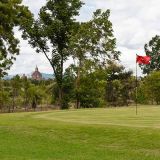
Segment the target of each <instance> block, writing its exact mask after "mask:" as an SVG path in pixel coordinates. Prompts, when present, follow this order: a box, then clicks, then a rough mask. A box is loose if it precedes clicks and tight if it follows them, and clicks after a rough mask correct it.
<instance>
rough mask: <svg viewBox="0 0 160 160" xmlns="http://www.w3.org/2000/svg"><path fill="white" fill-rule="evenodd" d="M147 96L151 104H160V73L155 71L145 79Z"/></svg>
mask: <svg viewBox="0 0 160 160" xmlns="http://www.w3.org/2000/svg"><path fill="white" fill-rule="evenodd" d="M143 83H144V85H145V90H144V92H145V94H146V96H147V98H148V100H150V101H151V102H156V104H160V92H159V91H160V71H154V72H152V73H150V74H149V75H148V76H146V77H145V79H144V81H143Z"/></svg>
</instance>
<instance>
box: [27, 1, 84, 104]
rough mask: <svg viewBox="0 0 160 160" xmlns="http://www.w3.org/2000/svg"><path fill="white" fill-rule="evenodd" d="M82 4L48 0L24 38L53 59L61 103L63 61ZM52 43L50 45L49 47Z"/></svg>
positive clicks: (68, 54)
mask: <svg viewBox="0 0 160 160" xmlns="http://www.w3.org/2000/svg"><path fill="white" fill-rule="evenodd" d="M81 6H82V2H81V1H80V0H61V1H57V0H56V1H53V0H49V1H47V3H46V5H45V6H43V7H42V8H41V9H40V12H39V18H38V20H36V21H35V22H34V23H33V24H32V26H30V28H28V30H27V32H26V35H25V38H28V39H29V43H30V44H31V45H32V46H33V47H34V48H36V49H37V52H42V53H44V55H45V56H46V58H47V59H48V61H49V62H50V64H51V66H52V68H53V71H54V75H55V78H56V81H57V84H58V87H59V92H60V93H59V101H60V106H61V107H62V96H63V93H62V92H63V91H62V86H63V69H64V67H63V65H64V62H65V61H66V60H67V58H68V57H69V56H70V53H69V52H68V51H67V49H68V45H69V38H70V36H71V31H72V29H73V28H74V25H75V24H76V22H75V19H74V18H75V16H77V15H78V11H79V9H80V7H81ZM49 46H50V47H49Z"/></svg>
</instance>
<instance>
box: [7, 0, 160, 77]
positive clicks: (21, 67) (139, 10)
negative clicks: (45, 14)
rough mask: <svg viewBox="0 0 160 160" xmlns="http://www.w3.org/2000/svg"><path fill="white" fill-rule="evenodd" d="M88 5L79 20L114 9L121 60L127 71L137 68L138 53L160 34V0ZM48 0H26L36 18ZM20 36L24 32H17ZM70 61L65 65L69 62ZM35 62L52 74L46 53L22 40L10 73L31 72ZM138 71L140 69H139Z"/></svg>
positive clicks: (101, 0)
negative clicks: (95, 12) (100, 10)
mask: <svg viewBox="0 0 160 160" xmlns="http://www.w3.org/2000/svg"><path fill="white" fill-rule="evenodd" d="M83 2H84V3H85V5H84V6H83V7H82V8H81V10H80V16H79V17H78V18H77V19H78V20H79V21H87V20H89V19H91V17H92V13H93V12H94V11H95V10H96V9H102V10H104V11H105V10H107V9H110V10H111V16H110V21H111V22H112V24H113V30H114V36H115V38H116V39H117V50H119V51H121V56H120V61H121V64H123V65H124V66H125V67H126V69H127V70H133V71H134V72H135V68H136V63H135V59H136V54H139V55H145V53H144V44H146V43H148V42H149V41H150V40H151V39H152V37H154V36H155V35H160V10H159V6H160V0H83ZM45 3H46V0H35V1H34V0H23V4H25V5H27V6H28V7H29V9H30V10H31V12H32V13H34V15H35V17H37V14H38V12H39V9H40V8H41V7H42V6H43V5H44V4H45ZM15 35H16V37H17V38H20V39H21V33H20V32H18V31H17V30H16V31H15ZM69 63H70V61H67V62H66V64H65V67H67V66H68V65H69ZM36 65H37V66H38V68H39V70H40V72H43V73H52V72H53V71H52V68H51V66H50V64H49V62H48V61H47V59H46V58H45V56H44V55H43V54H40V53H39V54H38V53H36V52H35V49H33V48H31V47H30V45H29V44H28V43H27V41H24V40H22V39H21V43H20V55H19V56H17V60H16V61H15V63H14V65H13V66H12V67H11V70H10V71H9V74H22V73H25V74H28V73H31V72H33V71H34V69H35V67H36ZM138 74H139V75H141V70H140V68H138Z"/></svg>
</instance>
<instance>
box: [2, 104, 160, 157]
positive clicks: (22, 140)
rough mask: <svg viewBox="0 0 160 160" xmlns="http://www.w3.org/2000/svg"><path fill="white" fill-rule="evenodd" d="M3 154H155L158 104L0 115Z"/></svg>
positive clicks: (159, 140) (159, 139)
mask: <svg viewBox="0 0 160 160" xmlns="http://www.w3.org/2000/svg"><path fill="white" fill-rule="evenodd" d="M0 159H2V160H159V159H160V106H141V107H140V106H139V108H138V115H135V108H134V107H130V108H111V109H107V108H105V109H79V110H64V111H50V112H32V113H13V114H1V115H0Z"/></svg>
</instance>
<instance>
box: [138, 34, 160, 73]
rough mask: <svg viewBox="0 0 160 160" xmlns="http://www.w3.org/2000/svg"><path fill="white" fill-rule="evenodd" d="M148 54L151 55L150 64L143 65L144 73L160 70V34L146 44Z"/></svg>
mask: <svg viewBox="0 0 160 160" xmlns="http://www.w3.org/2000/svg"><path fill="white" fill-rule="evenodd" d="M145 52H146V55H148V56H150V57H151V62H150V64H149V65H141V66H140V67H141V68H142V70H143V73H144V74H146V73H147V74H149V73H150V72H152V71H160V36H158V35H156V36H155V37H153V38H152V40H150V41H149V43H148V44H145Z"/></svg>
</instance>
